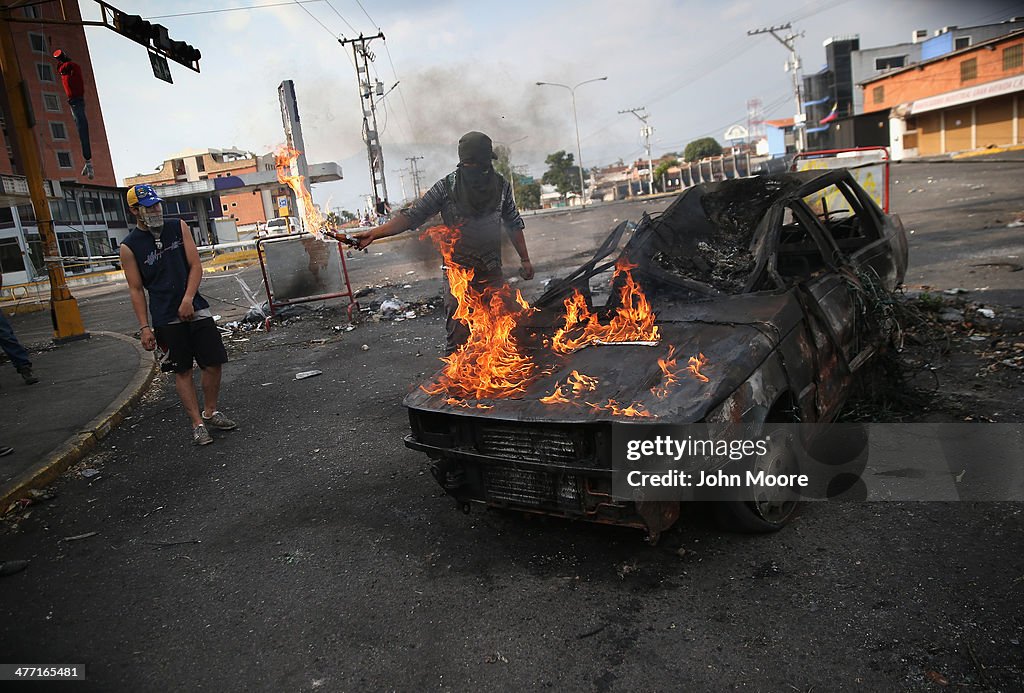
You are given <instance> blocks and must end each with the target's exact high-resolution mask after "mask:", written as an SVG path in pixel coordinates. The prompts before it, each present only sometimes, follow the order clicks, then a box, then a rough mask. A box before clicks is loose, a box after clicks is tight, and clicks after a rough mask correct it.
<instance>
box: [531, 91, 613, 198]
mask: <svg viewBox="0 0 1024 693" xmlns="http://www.w3.org/2000/svg"><path fill="white" fill-rule="evenodd" d="M606 79H608V77H595V78H594V79H588V80H584V81H582V82H580V83H579V84H577V85H576V86H574V87H570V86H569V85H567V84H559V83H558V82H537V86H538V87H543V86H549V87H562V88H563V89H568V90H569V94H571V95H572V122H573V123H574V124H575V126H576V158H577V159H578V161H577V162H576V164H577V165H578V166H579V169H580V204H581V205H583V206H586V204H587V198H586V188H585V186H584V183H583V151H582V150H581V149H580V122H579V119H578V118H577V117H576V90H577V89H578V88H579V87H582V86H583V85H584V84H590V83H591V82H603V81H605V80H606Z"/></svg>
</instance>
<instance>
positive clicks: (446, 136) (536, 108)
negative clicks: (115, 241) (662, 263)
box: [80, 0, 1024, 211]
mask: <svg viewBox="0 0 1024 693" xmlns="http://www.w3.org/2000/svg"><path fill="white" fill-rule="evenodd" d="M361 2H362V6H360V4H359V2H358V1H357V0H314V1H306V2H302V3H301V5H300V4H298V3H296V2H294V1H293V2H291V3H288V2H284V0H206V1H199V0H195V1H193V0H175V1H174V2H167V1H166V0H116V2H115V3H114V4H115V6H117V7H118V8H119V9H121V10H123V11H125V12H130V13H135V14H141V15H143V16H144V17H146V18H147V19H150V20H151V21H154V22H159V23H161V24H164V25H165V26H167V27H168V29H169V31H170V35H171V38H174V39H177V40H183V41H186V42H188V43H191V44H192V45H194V46H196V47H197V48H199V49H200V50H201V51H202V55H203V57H202V60H201V61H200V67H201V69H202V73H201V74H196V73H194V72H192V71H190V70H188V69H185V68H183V67H181V66H179V65H177V64H175V63H171V72H172V73H173V77H174V84H173V85H170V84H166V83H165V82H161V81H159V80H157V79H156V78H154V77H153V75H152V71H151V68H150V65H149V60H148V58H147V57H146V51H145V49H143V48H142V47H141V46H139V45H138V44H136V43H133V42H132V41H129V40H128V39H125V38H123V37H120V36H118V35H117V34H115V33H114V32H112V31H110V30H109V29H103V28H98V27H97V28H87V29H86V34H87V36H88V39H89V46H90V52H91V54H92V62H93V68H94V70H95V73H96V81H97V83H98V86H99V93H100V100H101V103H102V106H103V116H104V119H105V121H106V126H107V133H108V136H109V138H110V150H111V155H112V156H113V160H114V171H115V173H116V175H117V177H118V181H119V182H122V181H123V179H124V177H125V176H131V175H135V174H137V173H148V172H151V171H153V170H154V169H155V168H157V167H159V165H160V164H161V163H162V162H163V161H164V160H165V159H167V158H169V157H170V156H171V155H172V154H174V153H176V152H179V151H182V150H185V149H188V148H199V149H206V148H215V149H223V148H229V147H237V148H239V149H245V150H250V151H254V152H257V153H265V152H267V151H270V150H272V149H273V148H274V147H275V146H277V145H279V144H281V143H283V141H284V134H283V130H282V126H281V116H280V110H279V107H278V103H277V87H278V85H279V84H280V83H281V81H283V80H286V79H291V80H293V81H294V82H295V86H296V91H297V94H298V104H299V113H300V116H301V118H302V127H303V135H304V137H305V142H306V154H307V158H308V160H309V161H310V162H311V163H314V162H324V161H336V162H338V163H340V164H341V166H342V169H343V172H344V176H345V179H344V181H341V182H338V183H330V184H323V185H318V186H314V191H313V192H314V198H315V200H316V201H317V202H318V203H321V204H323V205H325V206H326V205H329V206H330V207H342V208H346V209H350V210H353V211H354V210H356V209H358V208H360V207H361V205H362V200H363V196H365V195H366V194H368V193H369V192H370V178H369V172H368V169H367V163H366V150H365V147H364V145H363V143H362V139H361V135H360V127H361V114H360V99H359V95H358V89H357V83H356V74H355V68H354V66H353V60H352V54H351V48H350V47H346V48H343V47H342V46H341V45H339V44H338V41H337V38H338V37H340V36H344V37H347V38H351V37H354V36H357V35H358V34H359V33H360V32H362V33H364V34H366V35H373V34H376V33H377V30H378V28H379V29H380V30H381V31H383V33H384V35H385V37H386V41H381V40H376V41H373V42H372V43H371V44H370V47H371V50H372V51H373V52H374V53H375V54H376V60H375V62H374V63H373V67H374V68H375V70H376V72H377V77H378V78H379V79H380V81H382V82H384V84H385V88H390V87H391V86H392V85H393V84H395V82H400V84H399V86H398V88H396V89H395V90H394V91H392V92H391V93H390V94H388V95H387V96H386V98H384V99H383V102H382V104H381V111H380V112H379V113H378V124H379V125H380V126H381V130H382V134H381V141H382V144H383V148H384V159H385V165H386V174H387V182H388V192H389V197H390V198H391V199H393V200H395V199H399V198H400V197H401V188H402V185H401V179H400V174H399V173H398V172H397V170H398V169H402V168H408V166H409V162H408V161H406V160H405V159H406V157H411V156H422V157H424V158H423V160H422V161H419V162H417V163H418V165H419V167H420V169H421V171H423V178H422V183H423V185H424V187H426V186H429V185H430V184H431V183H433V181H434V180H436V178H438V177H439V176H441V175H444V174H445V173H447V172H448V171H450V170H452V168H453V167H454V165H455V163H456V161H457V156H456V143H457V141H458V138H459V137H460V136H461V135H462V134H463V133H464V132H466V131H467V130H482V131H484V132H486V133H487V134H489V135H490V136H491V137H492V138H493V139H494V140H495V141H496V142H505V143H510V144H511V149H512V160H513V163H514V164H517V165H522V166H523V167H524V168H525V170H526V171H527V172H529V173H531V174H533V175H536V176H540V175H541V174H542V173H543V172H544V170H545V168H546V167H545V166H544V163H543V162H544V158H545V157H546V156H547V155H548V154H549V153H551V152H554V151H557V150H559V149H564V150H566V151H568V152H572V153H575V151H576V140H575V131H574V127H573V118H572V109H571V102H570V93H569V91H568V90H566V89H560V88H557V87H549V86H544V87H538V86H536V82H538V81H547V82H559V83H562V84H567V85H570V86H571V85H575V84H577V83H579V82H582V81H584V80H589V79H593V78H597V77H605V76H607V78H608V79H607V81H603V82H595V83H593V84H586V85H584V86H581V87H580V88H579V89H578V90H577V91H576V102H577V104H576V105H577V111H578V118H579V129H580V135H581V145H582V152H583V163H584V165H585V166H586V167H590V166H594V165H605V164H609V163H612V162H614V161H616V160H617V159H620V158H621V159H623V160H625V161H630V160H633V159H635V158H637V157H639V156H641V155H642V153H643V149H644V147H643V139H642V138H641V137H640V126H641V123H640V122H639V121H638V120H637V119H636V118H635V117H633V116H632V115H629V114H624V115H620V114H619V113H618V112H619V111H621V110H626V109H630V108H636V107H640V106H644V107H646V109H647V113H649V123H650V124H651V125H652V126H653V127H654V136H653V145H652V149H653V153H654V156H655V157H657V156H659V155H660V154H662V153H664V152H667V151H681V150H682V148H683V147H685V145H686V143H687V142H689V141H690V140H693V139H695V138H697V137H702V136H712V137H715V138H716V139H718V140H719V141H720V142H721V141H722V134H723V133H724V131H725V130H726V128H727V127H729V126H730V125H733V124H735V123H745V122H746V119H747V102H748V100H751V99H760V100H761V101H762V102H763V104H764V107H765V117H767V118H785V117H791V116H792V115H793V111H794V110H795V109H794V105H793V94H792V85H791V80H790V76H789V75H788V74H787V73H786V72H784V70H783V65H784V63H785V62H786V58H787V52H786V51H785V49H784V48H783V47H782V46H781V45H780V44H779V43H777V42H776V41H775V39H773V38H772V37H771V36H770V35H767V34H765V35H760V36H747V31H748V30H749V29H756V28H761V27H765V26H769V25H778V24H784V23H786V22H792V24H793V28H794V29H795V30H796V31H798V32H802V33H803V35H802V36H801V38H799V39H798V40H797V49H798V52H799V53H800V56H801V58H802V61H803V69H804V71H805V72H806V73H808V74H809V73H813V72H816V71H818V70H819V69H820V68H821V67H823V66H824V63H825V53H824V49H823V48H822V42H823V41H825V40H826V39H828V38H829V37H831V36H848V35H857V36H859V37H860V45H861V47H862V48H871V47H876V46H884V45H889V44H893V43H901V42H907V41H909V40H910V36H911V32H912V30H914V29H928V30H929V31H930V32H931V31H934V30H935V29H938V28H941V27H944V26H949V25H957V26H961V27H963V26H974V25H978V24H988V23H995V22H999V21H1001V20H1004V19H1007V18H1009V17H1011V16H1015V15H1024V2H1021V1H1020V0H974V1H972V2H964V1H961V0H810V1H809V0H773V1H771V2H764V1H762V0H757V1H755V0H732V1H730V0H689V1H672V0H625V1H613V0H579V1H577V0H545V1H543V2H542V1H540V0H515V1H511V2H510V1H507V0H506V1H504V2H494V1H491V0H483V1H480V0H477V1H476V2H470V1H468V0H425V1H424V0H416V1H414V0H377V1H376V2H373V1H371V0H361ZM80 5H81V7H82V13H83V16H84V17H85V18H86V19H98V18H99V10H98V7H99V6H98V5H97V4H96V3H94V2H93V1H92V0H81V2H80ZM255 5H264V6H265V7H263V8H259V9H240V10H233V11H219V12H210V11H211V10H225V9H227V8H238V7H252V6H255ZM364 8H365V9H364ZM169 15H180V16H169ZM143 122H145V123H146V126H145V128H143V127H141V123H143ZM140 133H144V135H140ZM405 185H406V188H407V191H408V192H409V193H410V194H411V190H412V185H411V180H410V179H409V177H408V176H407V175H406V178H405Z"/></svg>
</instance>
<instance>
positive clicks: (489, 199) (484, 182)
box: [453, 163, 501, 217]
mask: <svg viewBox="0 0 1024 693" xmlns="http://www.w3.org/2000/svg"><path fill="white" fill-rule="evenodd" d="M453 197H454V198H455V205H456V206H457V207H458V208H459V213H460V214H462V215H463V216H466V217H477V216H480V215H481V214H484V213H486V212H489V211H492V210H494V209H496V208H497V205H498V201H499V200H500V199H501V176H499V175H498V173H497V172H496V171H495V170H494V168H492V167H491V165H490V163H488V164H487V165H485V166H480V165H477V166H464V165H463V164H459V170H458V171H457V172H456V174H455V191H454V195H453Z"/></svg>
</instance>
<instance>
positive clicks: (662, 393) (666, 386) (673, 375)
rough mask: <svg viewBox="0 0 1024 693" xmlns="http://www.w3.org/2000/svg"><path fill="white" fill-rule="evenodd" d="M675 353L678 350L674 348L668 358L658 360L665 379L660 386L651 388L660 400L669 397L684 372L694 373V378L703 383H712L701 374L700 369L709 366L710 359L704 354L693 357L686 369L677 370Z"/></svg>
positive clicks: (670, 350)
mask: <svg viewBox="0 0 1024 693" xmlns="http://www.w3.org/2000/svg"><path fill="white" fill-rule="evenodd" d="M675 353H676V348H675V347H672V348H670V349H669V351H668V356H666V357H665V358H663V359H658V367H659V368H660V369H661V373H662V376H663V377H662V380H661V384H660V385H657V386H656V387H653V388H651V393H653V394H654V396H655V397H657V398H658V399H665V397H667V396H668V391H669V390H670V389H671V388H672V386H673V385H675V384H676V383H678V382H679V374H680V373H682V372H683V371H684V370H685V371H689V372H690V373H692V374H693V377H695V378H697V380H700V381H701V382H705V383H706V382H710V379H709V378H708V377H707V376H706V375H704V374H703V373H701V372H700V369H701V368H703V367H704V366H706V365H707V364H708V359H707V357H706V356H704V354H699V355H698V356H691V357H690V358H689V360H688V361H687V366H686V367H685V368H676V359H675Z"/></svg>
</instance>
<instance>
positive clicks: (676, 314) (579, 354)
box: [404, 294, 801, 423]
mask: <svg viewBox="0 0 1024 693" xmlns="http://www.w3.org/2000/svg"><path fill="white" fill-rule="evenodd" d="M800 315H801V314H800V310H799V308H798V306H796V305H795V300H793V299H792V298H791V296H790V295H789V294H748V295H742V296H731V297H723V298H720V299H717V300H711V301H704V302H698V303H689V304H680V305H675V306H668V307H666V308H665V309H664V310H662V311H660V312H659V315H658V322H657V324H658V327H659V330H660V332H661V339H660V341H659V342H658V344H657V345H656V346H644V345H639V344H610V345H590V346H586V347H584V348H582V349H579V350H577V351H575V352H573V353H570V354H566V355H561V354H557V353H555V352H553V351H552V350H551V349H549V348H545V347H544V346H543V341H544V338H545V337H546V336H550V334H551V333H552V332H553V331H554V328H555V327H556V325H555V324H545V322H548V323H554V321H552V320H550V319H547V320H546V316H545V315H544V314H539V315H538V316H537V318H536V319H535V320H534V321H533V322H532V324H531V325H529V329H530V330H532V331H533V332H532V335H533V339H532V341H533V342H534V343H535V345H534V346H530V347H527V349H528V351H529V353H530V356H531V357H532V358H533V360H534V361H535V363H536V366H537V369H536V372H535V375H534V377H533V379H532V380H531V382H530V383H529V385H528V387H527V388H526V391H525V392H524V393H523V394H521V395H519V396H516V397H514V398H512V397H508V398H495V399H479V400H477V399H470V400H460V399H458V398H453V397H450V396H448V395H446V394H440V395H430V394H428V393H427V392H426V391H425V390H424V388H423V387H417V388H416V389H415V390H414V391H413V392H411V393H410V394H409V395H408V396H407V397H406V398H405V401H404V404H405V406H407V407H409V408H411V409H417V410H422V411H430V412H443V413H457V414H459V415H462V416H471V417H483V418H486V419H489V420H505V421H526V422H528V421H546V422H563V423H592V422H610V421H615V422H637V423H639V422H645V423H653V422H656V421H665V422H694V421H699V420H700V419H702V418H703V417H704V416H706V415H707V413H708V412H709V411H710V410H711V409H713V408H714V407H715V406H717V405H718V404H719V403H720V402H722V401H723V400H724V399H725V398H726V397H728V396H729V395H730V394H731V393H732V392H733V391H735V390H736V388H738V387H739V386H740V385H741V384H742V383H743V382H744V381H746V379H747V378H748V377H749V376H750V374H751V373H752V372H753V371H754V370H755V369H756V368H757V367H758V366H759V365H760V364H761V363H762V361H764V359H765V358H766V357H767V356H768V354H769V353H770V352H771V351H772V349H773V348H774V346H775V345H776V344H777V343H778V341H779V340H780V339H781V337H782V336H783V335H784V334H785V333H786V332H788V330H789V329H792V327H793V326H794V325H795V324H796V322H798V321H799V320H800ZM672 347H675V349H674V352H673V353H674V358H675V360H676V361H677V363H678V366H677V368H676V369H675V370H676V380H675V382H671V383H667V382H666V378H665V373H664V371H663V369H662V367H661V366H660V365H659V363H658V361H659V359H663V360H664V359H667V357H668V356H669V354H670V349H671V348H672ZM700 354H703V355H705V357H706V359H707V362H706V365H704V366H703V367H702V368H701V369H700V373H702V374H703V375H704V376H705V377H706V378H707V380H706V381H705V380H702V379H701V378H700V377H699V376H698V375H696V374H694V373H693V372H691V371H689V370H687V369H686V364H687V361H688V358H689V357H697V356H698V355H700ZM574 371H575V372H576V373H577V374H578V375H580V376H587V377H588V378H595V379H596V380H597V383H596V386H595V387H594V388H593V389H591V390H587V391H583V392H579V393H578V394H577V393H573V392H572V391H571V389H570V388H569V387H568V386H565V385H564V384H565V383H566V382H567V379H569V378H570V377H571V376H572V374H573V372H574ZM436 378H437V374H435V376H434V378H432V379H431V381H430V382H435V381H436ZM560 385H562V386H563V388H562V392H564V393H565V399H568V400H569V401H568V402H554V403H544V402H542V401H541V400H542V398H546V397H549V396H550V395H552V393H555V392H556V389H557V388H558V387H559V386H560ZM659 388H663V394H664V397H658V395H657V394H656V390H659Z"/></svg>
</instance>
